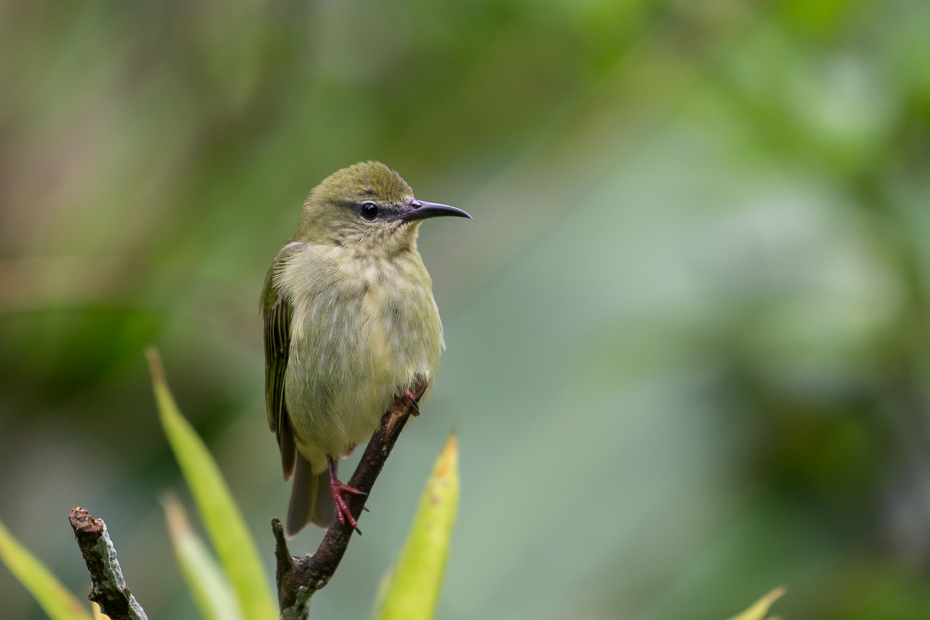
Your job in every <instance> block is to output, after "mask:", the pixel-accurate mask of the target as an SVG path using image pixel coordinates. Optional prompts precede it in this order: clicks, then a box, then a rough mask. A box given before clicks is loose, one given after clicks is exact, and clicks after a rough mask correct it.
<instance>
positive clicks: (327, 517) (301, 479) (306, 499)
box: [284, 452, 336, 538]
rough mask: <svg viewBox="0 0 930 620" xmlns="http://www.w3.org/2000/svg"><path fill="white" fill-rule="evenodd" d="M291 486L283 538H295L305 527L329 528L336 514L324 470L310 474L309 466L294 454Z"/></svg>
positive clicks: (303, 459) (327, 474)
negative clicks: (312, 524) (308, 525)
mask: <svg viewBox="0 0 930 620" xmlns="http://www.w3.org/2000/svg"><path fill="white" fill-rule="evenodd" d="M292 485H293V486H291V501H290V503H289V504H288V506H287V522H286V523H285V525H284V533H285V534H286V535H287V537H288V538H292V537H294V536H296V535H297V533H298V532H299V531H300V530H302V529H304V526H305V525H307V524H308V523H314V524H315V525H319V526H320V527H322V528H327V527H329V525H330V523H331V522H332V520H333V515H335V514H336V505H335V503H334V502H333V495H332V493H331V492H330V490H329V473H328V472H327V471H326V470H323V471H322V472H320V473H318V474H316V473H314V472H313V470H312V469H311V468H310V462H309V461H307V460H306V459H305V458H304V457H303V455H301V454H300V453H299V452H298V454H297V467H296V468H295V471H294V481H293V482H292Z"/></svg>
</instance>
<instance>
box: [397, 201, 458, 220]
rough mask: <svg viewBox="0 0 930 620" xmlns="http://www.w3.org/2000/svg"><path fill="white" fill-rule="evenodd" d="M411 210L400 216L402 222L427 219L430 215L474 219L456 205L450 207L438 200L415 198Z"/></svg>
mask: <svg viewBox="0 0 930 620" xmlns="http://www.w3.org/2000/svg"><path fill="white" fill-rule="evenodd" d="M410 207H411V209H410V211H407V212H406V213H404V214H403V215H401V216H400V218H398V219H400V221H402V222H412V221H414V220H425V219H426V218H428V217H443V216H453V217H467V218H468V219H472V218H471V216H470V215H468V214H467V213H465V212H464V211H462V210H461V209H456V208H455V207H450V206H449V205H441V204H439V203H436V202H422V201H420V200H414V201H413V202H412V203H410Z"/></svg>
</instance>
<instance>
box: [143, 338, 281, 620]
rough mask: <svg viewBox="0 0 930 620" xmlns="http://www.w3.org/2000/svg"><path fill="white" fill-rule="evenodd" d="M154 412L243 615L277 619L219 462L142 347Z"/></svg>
mask: <svg viewBox="0 0 930 620" xmlns="http://www.w3.org/2000/svg"><path fill="white" fill-rule="evenodd" d="M147 355H148V358H149V367H150V369H151V372H152V384H153V387H154V390H155V399H156V401H157V402H158V411H159V417H160V418H161V424H162V427H163V428H164V429H165V435H167V436H168V442H169V443H170V444H171V449H172V450H173V451H174V456H175V458H176V459H177V460H178V464H179V465H180V467H181V472H182V473H183V474H184V478H185V480H187V485H188V486H189V487H190V490H191V494H192V495H193V496H194V501H195V502H196V503H197V509H198V511H199V512H200V518H201V519H202V520H203V523H204V526H205V527H206V530H207V534H208V535H209V536H210V541H211V542H212V543H213V548H214V549H215V550H216V554H217V556H218V557H219V559H220V562H221V563H222V565H223V568H224V569H225V570H226V574H227V575H228V577H229V581H230V582H231V583H232V586H233V588H234V589H235V592H236V596H237V598H238V599H239V606H240V609H241V610H242V613H243V615H244V617H245V618H246V619H247V620H269V619H271V618H277V617H278V613H277V606H276V605H275V599H274V598H273V597H272V594H271V589H270V588H269V584H268V581H267V580H266V579H265V572H264V567H263V566H262V562H261V558H260V556H259V554H258V548H257V547H256V545H255V541H254V540H253V539H252V535H251V534H250V533H249V530H248V528H246V526H245V521H244V520H243V519H242V514H241V513H240V512H239V508H238V507H237V506H236V503H235V501H234V500H233V498H232V495H231V494H230V492H229V488H228V487H227V486H226V482H225V481H224V480H223V476H222V474H220V470H219V467H217V465H216V462H215V461H214V460H213V457H211V456H210V452H209V451H208V450H207V447H206V446H205V445H204V443H203V441H201V439H200V437H198V436H197V433H196V431H195V430H194V429H193V427H192V426H191V425H190V423H189V422H188V421H187V420H185V419H184V416H182V415H181V412H180V411H178V407H177V404H176V403H175V402H174V398H173V397H172V396H171V392H170V391H169V390H168V385H167V383H166V382H165V373H164V369H163V367H162V365H161V359H160V358H159V356H158V351H157V350H156V349H155V348H154V347H150V348H149V349H148V351H147Z"/></svg>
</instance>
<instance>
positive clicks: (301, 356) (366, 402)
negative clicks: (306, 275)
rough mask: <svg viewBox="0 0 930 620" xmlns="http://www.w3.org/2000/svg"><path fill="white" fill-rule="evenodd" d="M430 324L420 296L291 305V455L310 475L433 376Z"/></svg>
mask: <svg viewBox="0 0 930 620" xmlns="http://www.w3.org/2000/svg"><path fill="white" fill-rule="evenodd" d="M433 323H435V326H436V328H434V327H433ZM438 324H439V317H438V314H437V313H436V306H435V303H434V302H433V299H432V293H431V292H429V290H428V289H427V290H426V291H425V294H424V293H423V292H422V291H416V290H414V291H411V290H387V289H385V288H384V287H368V288H367V290H362V291H360V293H359V294H357V295H353V296H350V297H344V296H342V295H340V294H338V292H337V293H335V294H329V295H322V296H319V295H318V296H316V297H315V298H312V299H309V298H308V299H303V300H302V299H297V298H295V300H294V316H293V323H292V332H293V334H294V337H293V338H292V346H291V352H290V360H289V362H288V371H287V377H286V380H285V395H286V396H285V397H286V399H287V407H288V412H289V415H290V420H291V423H292V426H293V430H294V435H295V439H296V440H297V445H298V448H299V449H300V451H301V453H302V454H303V455H304V456H305V457H306V458H308V459H309V460H310V461H311V464H313V466H314V469H315V470H319V468H320V466H322V465H323V463H320V462H319V461H320V460H321V459H323V458H324V457H325V455H326V454H329V455H331V456H336V455H338V454H339V453H341V452H342V451H344V450H345V449H346V448H347V447H349V446H350V445H352V444H356V443H361V442H364V441H367V440H368V439H369V438H370V437H371V434H372V433H373V432H374V431H375V429H376V428H377V426H378V423H379V421H380V419H381V416H382V415H383V414H384V412H385V411H386V410H387V409H388V408H389V407H390V405H391V402H392V400H393V397H394V394H395V393H396V392H398V391H400V390H402V389H404V388H406V387H409V386H411V385H412V384H413V383H415V382H416V380H417V379H418V378H419V377H422V376H432V375H433V374H435V371H436V368H437V366H438V363H439V352H440V349H441V346H442V345H441V333H440V332H439V330H438ZM321 453H322V454H321ZM314 461H318V462H316V463H314Z"/></svg>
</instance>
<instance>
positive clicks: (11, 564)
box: [0, 522, 91, 620]
mask: <svg viewBox="0 0 930 620" xmlns="http://www.w3.org/2000/svg"><path fill="white" fill-rule="evenodd" d="M0 559H2V560H3V563H4V564H6V565H7V568H9V569H10V572H11V573H13V576H14V577H16V578H17V579H19V582H20V583H21V584H23V585H24V586H25V587H26V589H27V590H29V592H30V593H31V594H32V596H33V597H34V598H35V599H36V602H37V603H38V604H39V606H40V607H41V608H42V610H43V611H45V613H46V614H47V615H48V617H49V618H51V619H52V620H91V616H90V611H89V610H88V609H87V608H86V607H87V606H86V605H84V604H82V603H81V602H80V601H78V600H77V598H75V596H74V595H73V594H71V593H70V592H68V590H67V589H66V588H65V587H64V586H63V585H61V582H60V581H58V579H57V578H56V577H55V575H53V574H52V573H51V571H49V570H48V569H47V568H46V567H45V565H44V564H42V562H40V561H39V560H38V559H37V558H36V557H35V556H34V555H32V554H31V553H30V552H29V550H28V549H26V548H25V547H23V546H22V545H21V544H19V541H17V540H16V539H15V538H13V535H12V534H10V532H9V530H7V529H6V527H5V526H4V525H3V523H2V522H0Z"/></svg>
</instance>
